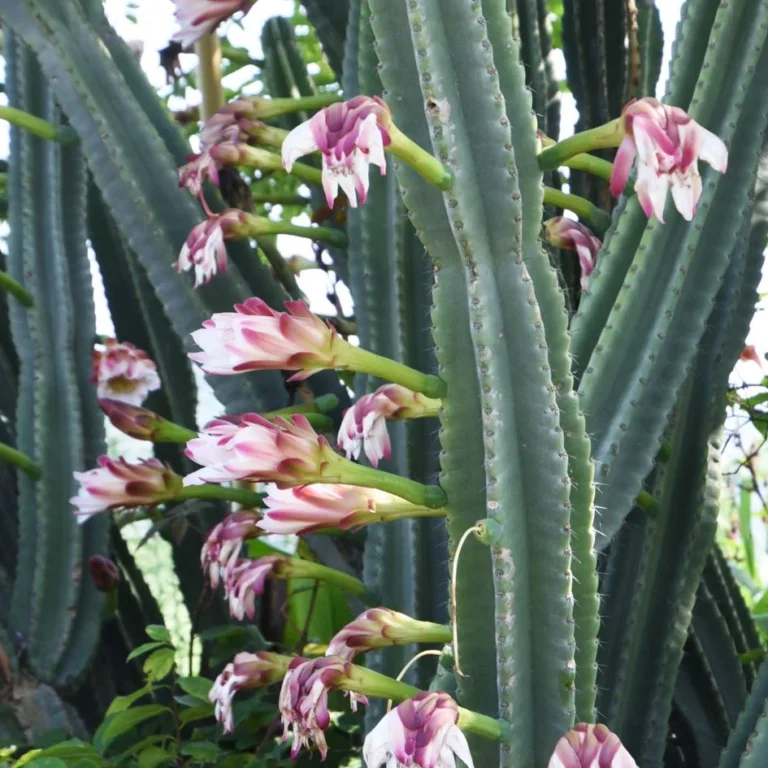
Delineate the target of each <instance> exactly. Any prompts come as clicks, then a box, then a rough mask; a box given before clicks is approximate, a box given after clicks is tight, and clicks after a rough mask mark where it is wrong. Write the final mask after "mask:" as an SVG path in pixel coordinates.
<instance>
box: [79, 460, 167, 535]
mask: <svg viewBox="0 0 768 768" xmlns="http://www.w3.org/2000/svg"><path fill="white" fill-rule="evenodd" d="M73 474H74V477H75V480H77V482H78V483H80V488H79V490H78V493H77V496H74V497H72V498H71V499H70V503H72V504H73V505H74V506H75V507H76V508H77V509H76V511H75V515H77V518H78V522H80V523H83V522H85V521H86V520H87V519H88V518H89V517H91V516H93V515H95V514H97V513H98V512H106V511H108V510H112V509H123V508H127V507H145V506H147V507H148V506H154V505H155V504H160V503H161V502H163V501H167V500H168V499H171V498H173V496H174V494H175V493H176V492H177V491H178V490H179V489H180V487H181V478H180V477H179V476H178V475H177V474H175V473H174V472H173V471H172V470H171V469H169V468H168V467H167V466H166V465H165V464H163V463H162V462H161V461H158V460H157V459H144V460H142V461H139V462H137V463H129V462H127V461H126V460H125V459H110V458H109V457H108V456H102V457H101V458H100V459H99V466H98V467H96V468H95V469H89V470H88V471H87V472H74V473H73Z"/></svg>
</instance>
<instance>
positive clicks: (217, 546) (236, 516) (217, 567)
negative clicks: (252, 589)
mask: <svg viewBox="0 0 768 768" xmlns="http://www.w3.org/2000/svg"><path fill="white" fill-rule="evenodd" d="M260 519H261V517H260V515H259V514H258V513H256V512H252V511H250V510H239V511H237V512H233V513H232V514H230V515H227V516H226V517H225V518H224V519H223V520H222V521H221V522H220V523H219V524H218V525H217V526H216V527H215V528H214V529H213V530H212V531H211V532H210V533H209V534H208V538H207V539H206V540H205V544H203V547H202V549H201V551H200V564H201V565H202V567H203V571H204V572H205V573H206V574H207V575H208V579H209V581H210V583H211V587H212V588H213V589H216V588H217V587H218V586H219V578H221V577H223V578H224V580H225V582H226V581H227V580H228V579H229V574H230V573H231V571H232V569H233V568H234V567H235V565H236V563H237V560H238V558H239V557H240V550H241V549H242V548H243V543H244V542H245V541H247V540H248V539H255V538H257V537H258V536H261V530H260V529H259V528H257V527H256V523H258V522H259V520H260Z"/></svg>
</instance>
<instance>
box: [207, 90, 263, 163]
mask: <svg viewBox="0 0 768 768" xmlns="http://www.w3.org/2000/svg"><path fill="white" fill-rule="evenodd" d="M252 113H253V102H252V101H251V100H250V99H235V100H234V101H230V102H229V104H225V105H224V106H223V107H222V108H221V109H220V110H219V111H218V112H216V114H215V115H212V116H211V117H209V118H208V120H206V121H205V125H203V127H202V129H201V131H200V149H201V150H202V151H203V152H205V151H206V150H209V149H210V148H211V147H214V146H216V145H217V144H222V143H226V142H230V141H244V140H245V139H246V134H245V132H244V131H243V130H242V129H241V126H240V122H241V121H249V120H251V119H252Z"/></svg>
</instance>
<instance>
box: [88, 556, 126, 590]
mask: <svg viewBox="0 0 768 768" xmlns="http://www.w3.org/2000/svg"><path fill="white" fill-rule="evenodd" d="M88 570H89V571H90V573H91V580H92V581H93V585H94V586H95V587H96V589H98V590H99V592H112V591H113V590H115V589H117V585H118V584H119V583H120V570H119V569H118V567H117V566H116V565H115V564H114V563H113V562H112V561H111V560H110V559H109V558H108V557H102V556H101V555H92V556H91V557H89V558H88Z"/></svg>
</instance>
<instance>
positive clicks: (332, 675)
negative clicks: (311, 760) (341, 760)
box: [279, 656, 368, 760]
mask: <svg viewBox="0 0 768 768" xmlns="http://www.w3.org/2000/svg"><path fill="white" fill-rule="evenodd" d="M348 670H349V664H348V663H347V662H345V661H344V660H343V659H339V658H336V657H333V656H324V657H321V658H319V659H312V660H311V661H305V660H304V659H294V660H293V661H292V662H291V665H290V667H289V669H288V672H287V673H286V675H285V678H284V679H283V687H282V689H281V690H280V699H279V706H280V714H281V715H282V718H283V727H284V731H283V741H286V740H287V739H288V733H289V732H290V730H291V728H293V744H292V745H291V757H292V758H295V757H296V756H297V755H298V754H299V752H300V751H301V748H302V747H307V748H310V747H311V745H312V744H313V743H314V744H316V745H317V748H318V749H319V750H320V755H321V757H322V758H323V760H325V756H326V754H327V753H328V745H327V744H326V741H325V734H324V733H323V731H324V730H325V729H326V728H327V727H328V725H329V724H330V722H331V717H330V714H329V712H328V691H330V690H333V689H335V688H339V687H340V685H341V684H342V683H343V682H344V680H345V679H346V678H347V677H349V672H348ZM349 699H350V702H349V703H350V707H351V708H352V711H353V712H354V711H356V710H357V705H358V704H367V703H368V701H367V699H366V698H365V696H360V695H359V694H355V693H350V695H349Z"/></svg>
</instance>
